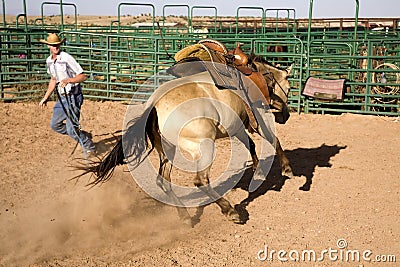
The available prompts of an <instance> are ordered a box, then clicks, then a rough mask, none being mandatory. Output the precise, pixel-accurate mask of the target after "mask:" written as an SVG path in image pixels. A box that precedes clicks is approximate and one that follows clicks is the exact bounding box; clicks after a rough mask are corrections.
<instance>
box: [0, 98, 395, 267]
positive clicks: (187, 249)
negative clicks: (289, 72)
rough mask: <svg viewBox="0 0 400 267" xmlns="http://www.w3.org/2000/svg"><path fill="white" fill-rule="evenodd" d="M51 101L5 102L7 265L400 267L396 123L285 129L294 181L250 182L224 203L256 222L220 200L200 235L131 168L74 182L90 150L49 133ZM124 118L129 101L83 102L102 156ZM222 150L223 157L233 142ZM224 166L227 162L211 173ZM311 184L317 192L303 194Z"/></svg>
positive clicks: (295, 122) (1, 203)
mask: <svg viewBox="0 0 400 267" xmlns="http://www.w3.org/2000/svg"><path fill="white" fill-rule="evenodd" d="M53 105H54V102H50V103H49V107H48V108H47V109H46V110H44V111H42V110H40V109H39V108H38V106H37V103H0V114H1V116H0V125H1V126H0V127H1V131H0V147H1V148H0V150H1V151H2V152H1V153H0V162H1V165H0V177H1V178H0V240H1V243H0V266H7V267H8V266H35V267H38V266H69V267H70V266H398V264H399V263H398V262H399V261H400V227H399V223H398V221H399V218H400V208H399V203H400V193H399V192H400V180H399V168H400V160H399V151H400V138H399V133H400V124H399V122H398V121H397V120H396V119H395V118H383V117H375V116H363V115H352V114H342V115H308V114H300V115H299V114H292V116H291V118H290V119H289V121H288V122H287V124H286V125H278V126H277V132H278V136H279V137H280V139H281V143H282V145H283V147H284V149H285V150H286V153H287V156H288V157H289V159H290V161H291V164H292V167H293V170H294V174H295V175H296V177H295V178H292V179H285V178H283V177H282V176H281V175H279V169H278V167H277V166H276V164H275V165H274V167H273V168H272V170H271V172H270V174H269V175H268V177H267V179H266V181H265V182H264V183H263V184H262V185H261V187H260V188H259V189H258V190H257V191H255V192H253V193H251V194H249V192H247V191H246V185H245V184H244V183H241V184H239V186H238V188H237V189H234V190H232V191H231V192H229V193H228V194H227V195H226V197H227V199H228V200H229V201H230V202H231V203H233V204H236V205H237V209H238V210H240V212H241V214H245V215H246V216H247V219H246V221H245V223H244V224H243V225H239V224H234V223H232V222H230V221H228V220H227V219H226V218H225V217H224V216H223V215H222V214H221V212H220V210H219V208H218V207H217V205H215V204H211V205H208V206H206V207H205V209H204V211H203V213H202V214H199V213H196V209H194V208H192V209H190V213H191V214H193V215H194V216H198V217H199V220H198V222H197V224H195V225H194V227H193V228H190V227H187V226H185V225H183V224H182V223H181V222H180V220H179V218H178V216H177V212H176V210H175V208H173V207H171V206H168V205H165V204H162V203H160V202H157V201H155V200H153V199H152V198H150V197H149V196H148V195H146V194H145V193H144V192H143V191H142V190H141V189H140V188H139V187H138V186H137V184H136V183H135V181H134V180H133V179H132V177H131V176H130V174H129V172H126V167H124V166H119V167H118V168H117V169H116V171H115V173H114V176H113V178H112V179H111V180H110V181H109V182H107V183H106V184H103V185H101V186H98V187H94V188H92V189H89V188H88V187H86V186H85V184H86V183H87V181H88V179H89V177H88V176H85V177H84V178H83V179H80V180H79V181H75V180H70V179H71V178H72V177H74V176H75V175H77V174H79V173H80V172H79V171H77V170H75V169H73V168H72V167H71V166H73V165H74V164H76V163H77V162H79V161H81V162H82V160H79V158H81V157H82V153H81V150H80V148H79V147H78V148H77V149H76V150H75V151H74V152H73V150H74V147H75V142H74V141H72V140H71V139H69V138H68V137H66V136H61V135H58V134H55V133H54V132H52V131H51V129H50V128H49V120H50V117H51V111H52V106H53ZM125 111H126V105H125V104H124V103H120V102H93V101H86V102H85V103H84V106H83V123H82V124H83V128H84V129H85V130H87V131H89V132H91V133H92V134H93V139H94V141H95V142H96V144H97V147H98V149H99V152H100V153H101V155H104V154H105V153H106V151H108V150H109V149H110V148H111V147H112V145H113V144H114V142H115V137H116V136H118V135H119V133H118V131H119V130H121V127H122V120H123V117H124V114H125ZM256 140H257V142H258V143H259V139H258V138H256ZM218 148H219V149H221V151H222V152H218V153H219V157H224V155H226V154H227V153H226V152H224V149H225V145H224V143H223V142H221V143H218ZM72 152H73V155H72V156H71V155H70V154H71V153H72ZM223 167H224V161H223V160H220V159H218V158H217V161H216V163H215V164H214V167H213V170H214V171H218V169H220V168H223ZM175 177H179V176H175ZM307 177H308V179H311V181H312V184H311V185H310V186H309V190H301V189H304V187H302V186H303V185H304V183H305V181H306V178H307ZM173 178H174V177H173ZM306 189H307V188H306ZM313 252H315V255H314V254H313ZM357 255H359V256H360V259H358V258H357ZM395 257H396V259H395ZM271 259H272V260H271ZM295 259H297V261H294V260H295ZM379 260H380V261H386V262H384V263H381V262H378V261H379ZM395 260H397V263H396V262H394V261H395Z"/></svg>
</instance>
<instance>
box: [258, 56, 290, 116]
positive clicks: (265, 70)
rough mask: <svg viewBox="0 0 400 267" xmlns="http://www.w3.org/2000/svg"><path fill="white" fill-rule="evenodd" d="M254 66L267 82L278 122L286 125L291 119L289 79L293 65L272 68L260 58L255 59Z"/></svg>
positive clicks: (271, 104)
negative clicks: (285, 67) (283, 67)
mask: <svg viewBox="0 0 400 267" xmlns="http://www.w3.org/2000/svg"><path fill="white" fill-rule="evenodd" d="M251 62H252V64H253V66H254V67H255V68H256V69H257V71H259V72H260V73H261V74H262V75H263V76H264V78H265V80H266V81H267V85H268V90H269V95H270V98H271V103H270V106H271V108H272V109H273V112H274V114H275V119H276V122H278V123H285V122H286V121H287V120H288V118H289V108H288V106H287V103H288V95H289V91H290V83H289V81H288V79H287V78H288V77H289V76H290V74H291V72H292V68H293V65H291V66H290V67H288V68H287V69H281V68H278V67H275V66H272V65H271V64H269V63H268V62H267V61H265V60H264V59H262V58H260V57H257V56H256V57H253V58H252V60H251Z"/></svg>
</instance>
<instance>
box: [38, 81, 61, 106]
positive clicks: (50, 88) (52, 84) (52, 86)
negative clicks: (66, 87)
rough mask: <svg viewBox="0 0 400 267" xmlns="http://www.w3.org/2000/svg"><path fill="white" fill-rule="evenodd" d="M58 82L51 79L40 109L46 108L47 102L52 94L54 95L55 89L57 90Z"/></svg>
mask: <svg viewBox="0 0 400 267" xmlns="http://www.w3.org/2000/svg"><path fill="white" fill-rule="evenodd" d="M56 85H57V81H56V79H54V78H53V77H51V79H50V82H49V85H48V87H47V91H46V93H45V94H44V97H43V98H42V100H41V101H40V103H39V107H41V108H44V107H45V106H46V105H47V100H48V99H49V98H50V96H51V94H52V93H53V91H54V89H55V88H56Z"/></svg>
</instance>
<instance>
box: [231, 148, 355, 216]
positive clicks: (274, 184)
mask: <svg viewBox="0 0 400 267" xmlns="http://www.w3.org/2000/svg"><path fill="white" fill-rule="evenodd" d="M346 147H347V146H338V145H333V146H328V145H325V144H323V145H321V146H320V147H317V148H296V149H294V150H285V154H286V156H287V157H288V159H289V161H290V165H291V167H292V170H293V174H294V175H295V176H297V177H300V176H304V177H306V181H305V183H304V184H303V185H302V186H301V187H300V188H299V189H300V190H303V191H309V190H310V189H311V185H312V181H313V178H314V171H315V168H316V167H328V168H330V167H331V166H332V164H331V163H330V162H329V161H330V159H331V158H332V157H334V156H335V155H337V154H339V152H340V150H342V149H345V148H346ZM253 174H254V171H253V169H252V167H248V168H247V169H246V170H245V171H244V173H243V176H242V177H241V179H240V180H239V182H238V183H237V185H236V187H235V188H241V189H243V190H245V191H247V192H249V193H248V196H247V198H245V199H243V200H242V201H241V202H240V203H239V204H236V205H235V209H236V210H237V211H238V213H239V215H240V218H241V221H242V222H243V223H246V222H247V221H248V219H249V213H248V211H247V210H246V208H247V205H248V204H249V203H250V202H252V201H253V200H255V199H256V198H258V197H260V196H262V195H265V194H266V193H267V192H268V191H271V190H273V191H280V190H281V189H282V187H283V186H284V185H285V181H286V180H287V179H289V178H288V177H285V176H282V174H281V169H280V164H279V161H278V160H277V158H276V157H275V159H274V162H273V164H272V168H271V170H270V171H269V173H268V175H267V177H266V179H265V181H263V182H262V184H261V185H260V186H259V187H258V188H257V189H256V190H255V191H252V192H250V191H249V185H250V182H251V181H252V179H253Z"/></svg>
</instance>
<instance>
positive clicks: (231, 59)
mask: <svg viewBox="0 0 400 267" xmlns="http://www.w3.org/2000/svg"><path fill="white" fill-rule="evenodd" d="M241 45H242V44H241V43H237V44H236V47H235V48H234V49H233V50H229V51H228V50H227V48H226V46H225V45H224V44H223V43H221V42H219V41H217V40H213V39H203V40H200V41H199V42H198V43H197V44H194V45H191V46H188V47H186V48H184V49H182V50H180V51H179V52H177V53H176V54H175V56H174V59H175V61H176V63H175V64H174V65H173V66H172V67H170V68H169V69H168V70H167V73H169V74H171V75H173V76H175V77H178V78H180V77H185V76H190V75H194V74H197V73H200V72H204V71H208V73H209V74H210V76H211V77H212V79H213V81H214V83H215V85H216V86H217V87H218V88H220V89H234V90H245V88H243V87H244V85H243V81H242V79H241V74H244V75H245V76H247V77H248V78H249V79H250V80H252V81H253V82H254V83H255V84H256V86H257V87H258V88H259V90H260V91H261V93H262V94H263V96H264V98H265V100H266V102H267V103H268V104H269V103H270V102H271V99H270V96H269V91H268V86H267V82H266V80H265V78H264V77H263V75H262V74H261V73H260V72H258V71H256V70H255V69H253V68H252V67H249V66H248V61H249V60H248V57H247V55H246V54H245V53H244V52H243V50H242V49H241ZM182 63H190V64H191V65H190V68H188V67H187V66H188V65H186V64H182ZM215 63H217V64H215ZM245 106H246V112H247V114H248V117H249V122H250V123H249V124H250V127H251V128H252V129H249V130H251V131H252V132H254V131H257V129H258V122H257V120H256V118H255V116H254V114H253V111H252V110H251V108H250V106H249V103H245Z"/></svg>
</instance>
